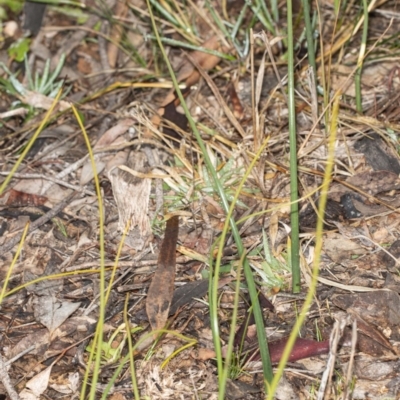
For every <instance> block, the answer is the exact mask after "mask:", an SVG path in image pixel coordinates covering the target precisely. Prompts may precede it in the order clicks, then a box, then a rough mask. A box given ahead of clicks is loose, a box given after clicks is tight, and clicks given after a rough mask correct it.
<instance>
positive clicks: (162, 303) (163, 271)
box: [146, 216, 179, 330]
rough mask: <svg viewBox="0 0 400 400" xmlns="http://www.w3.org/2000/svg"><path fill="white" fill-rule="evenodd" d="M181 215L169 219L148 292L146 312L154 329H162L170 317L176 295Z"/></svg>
mask: <svg viewBox="0 0 400 400" xmlns="http://www.w3.org/2000/svg"><path fill="white" fill-rule="evenodd" d="M178 231H179V217H178V216H173V217H172V218H170V219H169V220H168V221H167V227H166V229H165V237H164V240H163V242H162V245H161V249H160V254H159V256H158V263H157V269H156V272H155V274H154V276H153V279H152V281H151V284H150V288H149V291H148V292H147V300H146V312H147V317H148V318H149V321H150V325H151V327H152V329H153V330H157V329H161V328H163V327H164V326H165V323H166V322H167V319H168V313H169V308H170V305H171V301H172V297H173V295H174V281H175V263H176V242H177V240H178Z"/></svg>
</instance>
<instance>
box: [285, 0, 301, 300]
mask: <svg viewBox="0 0 400 400" xmlns="http://www.w3.org/2000/svg"><path fill="white" fill-rule="evenodd" d="M286 4H287V25H288V27H287V41H288V51H287V54H288V111H289V145H290V202H291V205H290V224H291V239H292V247H291V265H292V292H293V293H299V292H300V290H301V286H300V256H299V251H300V243H299V204H298V198H299V196H298V187H297V185H298V184H297V135H296V104H295V98H294V90H295V80H294V64H295V61H294V34H293V12H292V0H288V1H287V3H286Z"/></svg>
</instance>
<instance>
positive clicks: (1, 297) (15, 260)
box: [0, 222, 29, 304]
mask: <svg viewBox="0 0 400 400" xmlns="http://www.w3.org/2000/svg"><path fill="white" fill-rule="evenodd" d="M28 230H29V222H28V223H27V224H26V225H25V228H24V231H23V232H22V237H21V240H20V242H19V245H18V247H17V251H16V252H15V255H14V257H13V260H12V262H11V264H10V266H9V267H8V269H7V274H6V277H5V279H4V283H3V288H2V289H1V293H0V304H1V303H2V302H3V299H4V297H5V296H6V290H7V286H8V282H9V281H10V277H11V274H12V271H13V270H14V266H15V264H16V263H17V260H18V258H19V255H20V254H21V250H22V247H23V245H24V242H25V237H26V235H27V234H28Z"/></svg>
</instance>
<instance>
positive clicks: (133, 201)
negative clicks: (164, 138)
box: [108, 152, 151, 237]
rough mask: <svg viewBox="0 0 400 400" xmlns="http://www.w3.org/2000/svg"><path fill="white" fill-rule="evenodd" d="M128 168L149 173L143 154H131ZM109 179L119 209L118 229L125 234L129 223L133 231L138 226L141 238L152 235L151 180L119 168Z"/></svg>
mask: <svg viewBox="0 0 400 400" xmlns="http://www.w3.org/2000/svg"><path fill="white" fill-rule="evenodd" d="M128 167H130V168H131V169H133V170H134V171H137V172H140V173H147V172H148V171H149V166H148V164H147V160H146V156H145V155H144V154H143V153H141V152H136V153H134V154H132V153H131V156H130V160H129V162H128ZM108 177H109V179H110V181H111V184H112V187H113V194H114V198H115V202H116V203H117V207H118V214H119V224H118V229H119V230H120V231H122V232H123V231H124V229H125V227H126V225H127V224H128V222H129V224H130V229H131V230H132V229H134V228H135V227H136V226H137V227H138V229H139V231H140V234H141V236H143V237H145V236H147V235H149V234H150V233H151V228H150V221H149V216H148V210H149V199H150V191H151V179H149V178H139V177H137V176H133V175H132V174H130V173H129V172H126V171H123V170H121V169H118V168H113V169H112V170H111V171H110V172H109V174H108Z"/></svg>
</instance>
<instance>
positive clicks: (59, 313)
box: [33, 294, 81, 334]
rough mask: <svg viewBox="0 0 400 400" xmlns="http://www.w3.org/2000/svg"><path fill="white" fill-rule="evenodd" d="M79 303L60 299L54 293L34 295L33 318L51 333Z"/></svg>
mask: <svg viewBox="0 0 400 400" xmlns="http://www.w3.org/2000/svg"><path fill="white" fill-rule="evenodd" d="M80 304H81V303H71V302H69V301H60V300H58V299H57V298H56V296H55V295H54V294H50V295H48V296H35V297H34V301H33V308H34V315H35V319H36V321H38V322H40V323H41V324H42V325H44V326H45V327H46V328H47V329H48V330H49V331H50V334H51V333H53V332H54V330H55V329H57V328H58V327H59V326H60V325H61V324H62V323H63V322H64V321H65V320H66V319H67V318H68V317H69V316H70V315H72V314H73V313H74V312H75V311H76V310H77V309H78V308H79V306H80Z"/></svg>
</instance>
